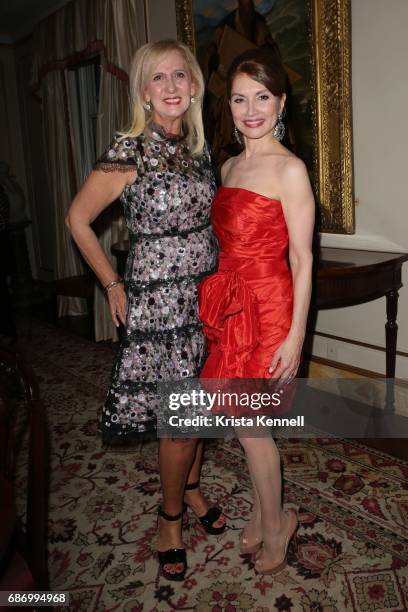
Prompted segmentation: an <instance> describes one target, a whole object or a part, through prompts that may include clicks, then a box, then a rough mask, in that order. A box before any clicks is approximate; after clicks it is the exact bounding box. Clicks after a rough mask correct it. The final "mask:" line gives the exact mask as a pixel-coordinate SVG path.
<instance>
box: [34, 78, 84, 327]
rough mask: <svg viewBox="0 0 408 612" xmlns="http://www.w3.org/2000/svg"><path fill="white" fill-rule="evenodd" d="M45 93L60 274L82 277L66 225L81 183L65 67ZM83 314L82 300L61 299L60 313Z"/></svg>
mask: <svg viewBox="0 0 408 612" xmlns="http://www.w3.org/2000/svg"><path fill="white" fill-rule="evenodd" d="M42 94H43V109H44V117H43V124H44V136H45V144H46V151H47V167H48V179H49V188H50V193H51V200H52V202H53V203H54V215H53V217H54V224H55V225H54V234H55V249H56V254H57V257H56V277H57V278H65V277H67V276H78V275H80V274H83V273H84V266H83V263H82V258H81V256H80V254H79V252H78V249H77V248H76V247H75V245H74V244H73V242H72V240H71V237H70V236H69V234H68V232H66V231H65V225H64V218H65V215H66V213H67V210H68V208H69V205H70V203H71V201H72V198H73V195H74V193H75V191H76V188H77V184H76V181H75V172H74V168H73V158H72V156H71V147H70V133H69V125H68V109H67V108H66V104H67V96H66V91H65V77H64V73H63V72H62V71H61V70H56V71H53V72H50V74H49V75H48V78H47V79H46V81H45V82H44V86H43V89H42ZM56 108H58V109H61V110H60V112H56ZM83 313H84V303H83V301H82V300H81V299H79V298H62V299H60V300H59V305H58V314H59V316H64V315H67V314H69V315H78V314H83Z"/></svg>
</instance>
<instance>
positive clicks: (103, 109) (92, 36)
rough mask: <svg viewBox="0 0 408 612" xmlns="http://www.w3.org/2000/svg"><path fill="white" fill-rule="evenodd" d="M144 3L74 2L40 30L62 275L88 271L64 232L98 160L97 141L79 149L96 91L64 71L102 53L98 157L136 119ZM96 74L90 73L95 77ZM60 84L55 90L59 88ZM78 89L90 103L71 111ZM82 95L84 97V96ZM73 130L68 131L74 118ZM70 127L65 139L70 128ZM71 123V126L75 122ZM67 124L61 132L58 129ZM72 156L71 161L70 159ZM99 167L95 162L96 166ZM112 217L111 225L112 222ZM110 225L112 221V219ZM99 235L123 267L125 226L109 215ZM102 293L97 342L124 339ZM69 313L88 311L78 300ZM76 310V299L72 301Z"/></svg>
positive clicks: (37, 86) (39, 86)
mask: <svg viewBox="0 0 408 612" xmlns="http://www.w3.org/2000/svg"><path fill="white" fill-rule="evenodd" d="M145 18H146V17H145V1H144V0H87V1H86V2H84V1H83V0H74V1H73V2H70V3H69V4H67V5H66V6H64V7H63V8H61V9H60V10H59V11H57V12H56V13H54V14H53V15H51V16H50V17H49V18H47V19H45V20H44V21H42V22H41V23H40V24H39V25H38V26H37V28H36V30H35V32H34V51H35V57H34V63H33V73H32V83H31V87H32V90H33V91H34V92H35V93H36V94H37V95H40V96H42V98H43V102H44V128H45V132H46V134H45V140H46V143H47V155H48V158H49V159H48V167H49V174H50V183H51V191H52V194H53V204H54V207H55V209H56V223H55V231H56V234H57V236H56V245H57V246H56V249H57V256H56V257H57V265H56V277H57V278H63V277H65V276H73V275H77V274H82V273H83V271H84V267H83V265H82V262H81V259H80V257H79V255H78V253H77V250H76V247H74V245H73V244H72V241H71V238H70V237H69V236H68V233H67V232H66V229H65V226H64V216H65V212H66V210H67V208H68V206H69V203H70V201H71V200H72V198H73V196H74V195H75V192H76V191H77V189H78V187H79V185H80V183H81V181H82V179H83V177H84V176H86V174H87V171H88V168H89V162H90V157H91V154H90V144H89V143H90V141H89V142H88V141H87V140H86V145H85V146H84V150H83V152H82V153H78V151H77V148H76V147H75V140H76V138H75V131H76V130H78V129H79V126H80V125H81V122H82V121H83V120H84V116H83V114H84V113H85V108H86V106H87V104H89V100H88V102H86V99H87V96H88V94H89V95H91V94H90V89H89V88H88V85H87V84H85V83H84V81H85V80H86V77H87V75H86V72H83V73H81V76H80V77H78V78H77V79H76V81H75V82H74V78H73V76H71V75H69V74H68V75H66V78H65V77H64V72H63V71H64V70H65V69H66V68H67V66H69V65H70V63H72V61H73V60H75V61H76V62H77V61H78V60H79V59H80V58H81V57H83V58H86V57H91V56H94V55H96V54H100V58H101V78H100V89H99V106H98V111H97V120H96V153H97V155H96V156H97V157H98V156H99V155H100V154H101V153H102V152H103V150H104V149H105V148H106V147H107V146H108V145H109V143H110V142H111V140H112V137H113V135H114V133H115V132H116V131H118V130H121V129H122V128H123V127H125V125H126V123H127V120H128V116H129V114H128V113H129V97H128V81H127V75H128V72H129V64H130V61H131V58H132V56H133V54H134V53H135V51H136V50H137V49H138V48H139V47H140V46H141V45H142V44H144V43H145V42H146V24H145ZM88 76H89V75H88ZM54 85H55V86H54ZM75 88H76V89H77V90H78V91H79V92H81V94H82V97H83V100H82V102H76V103H72V104H70V105H68V103H67V91H69V92H71V97H72V95H73V91H74V90H75ZM81 94H78V95H80V97H81ZM69 115H70V116H71V119H72V125H71V127H70V128H69V127H68V129H67V121H66V120H67V118H68V117H69ZM63 124H64V130H65V131H64V133H63V132H62V130H63ZM68 125H69V122H68ZM58 126H59V129H58ZM70 152H71V153H72V156H71V158H70V154H71V153H70ZM92 161H93V160H92ZM109 215H111V219H109ZM107 219H108V221H109V222H108V223H106V220H107ZM103 227H104V229H103V230H101V232H100V234H99V238H100V241H101V244H102V246H103V247H104V249H105V251H106V253H107V255H108V257H109V258H110V260H111V261H112V265H113V266H115V265H116V262H115V261H114V260H113V258H112V256H111V253H110V249H111V245H112V244H113V243H114V242H116V241H117V240H118V239H122V238H123V237H124V236H125V233H124V224H123V220H116V221H115V219H114V212H113V210H112V212H110V211H108V213H107V215H106V216H105V217H104V219H103ZM95 291H96V293H95V338H96V340H107V339H117V330H116V328H115V326H114V325H113V323H112V322H111V319H110V314H109V310H108V306H107V302H106V299H105V296H104V294H103V293H102V291H101V288H100V287H99V286H97V288H96V290H95ZM73 303H74V304H75V306H72V308H71V306H70V308H69V310H67V313H68V312H69V314H74V313H76V314H79V313H82V312H83V309H81V305H80V302H79V301H78V300H75V301H74V302H73ZM70 304H71V300H70Z"/></svg>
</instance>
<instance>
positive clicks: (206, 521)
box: [184, 481, 227, 535]
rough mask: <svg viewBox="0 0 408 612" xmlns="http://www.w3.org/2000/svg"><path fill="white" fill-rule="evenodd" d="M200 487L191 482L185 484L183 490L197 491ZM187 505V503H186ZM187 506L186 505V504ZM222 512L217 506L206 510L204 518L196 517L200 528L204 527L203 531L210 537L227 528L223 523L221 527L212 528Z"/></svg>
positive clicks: (198, 483)
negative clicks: (200, 525)
mask: <svg viewBox="0 0 408 612" xmlns="http://www.w3.org/2000/svg"><path fill="white" fill-rule="evenodd" d="M199 486H200V482H199V481H197V482H192V483H191V484H186V486H185V488H184V490H185V491H192V490H193V489H198V488H199ZM186 504H187V502H186ZM187 506H188V504H187ZM221 514H222V512H221V510H220V509H219V508H217V506H212V508H210V509H209V510H208V512H207V513H206V514H204V516H197V518H198V520H199V521H200V523H201V524H202V526H203V527H204V529H205V531H206V532H207V533H209V534H211V535H219V534H220V533H223V532H224V531H225V529H226V527H227V525H226V524H225V523H224V525H222V526H221V527H213V525H214V523H216V522H217V521H218V519H219V518H220V516H221Z"/></svg>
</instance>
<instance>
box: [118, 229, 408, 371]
mask: <svg viewBox="0 0 408 612" xmlns="http://www.w3.org/2000/svg"><path fill="white" fill-rule="evenodd" d="M128 248H129V245H128V242H126V241H124V242H118V243H116V244H114V245H112V249H111V251H112V254H113V255H115V256H116V258H117V262H118V272H119V274H120V275H121V276H123V273H124V269H125V263H126V257H127V252H128ZM407 260H408V253H384V252H381V251H360V250H356V249H335V248H329V247H324V248H322V249H320V252H319V255H318V256H317V257H316V266H315V279H314V292H313V298H312V308H313V307H314V308H315V309H317V310H321V309H328V308H342V307H343V306H354V305H356V304H362V303H364V302H370V301H371V300H375V299H377V298H379V297H383V296H385V297H386V323H385V351H386V367H385V375H386V377H387V378H394V376H395V360H396V352H397V331H398V325H397V310H398V290H399V289H400V288H401V287H402V283H401V267H402V264H403V263H404V261H407Z"/></svg>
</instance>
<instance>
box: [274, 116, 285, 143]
mask: <svg viewBox="0 0 408 612" xmlns="http://www.w3.org/2000/svg"><path fill="white" fill-rule="evenodd" d="M282 119H283V112H282V113H279V115H278V120H277V122H276V124H275V127H274V128H273V132H272V134H273V137H274V138H276V140H278V141H279V142H280V141H281V140H283V137H284V136H285V124H284V123H283V121H282Z"/></svg>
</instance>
